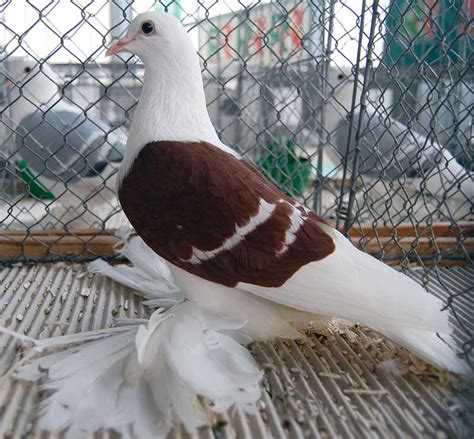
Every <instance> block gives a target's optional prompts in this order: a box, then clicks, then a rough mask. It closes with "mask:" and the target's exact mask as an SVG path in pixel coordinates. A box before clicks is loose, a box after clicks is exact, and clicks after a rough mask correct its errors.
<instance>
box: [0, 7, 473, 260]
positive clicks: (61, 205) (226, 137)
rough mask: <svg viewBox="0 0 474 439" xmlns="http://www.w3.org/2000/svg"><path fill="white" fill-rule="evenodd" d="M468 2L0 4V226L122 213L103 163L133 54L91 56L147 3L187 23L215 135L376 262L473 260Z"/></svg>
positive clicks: (120, 119)
mask: <svg viewBox="0 0 474 439" xmlns="http://www.w3.org/2000/svg"><path fill="white" fill-rule="evenodd" d="M473 7H474V6H473V2H472V1H469V0H437V1H436V0H423V1H422V0H380V1H376V0H367V1H366V0H351V1H349V0H345V1H344V0H334V1H330V0H311V1H304V0H301V1H298V0H279V1H254V2H251V1H247V0H240V1H230V0H218V1H215V0H213V1H211V0H205V1H199V2H195V1H192V0H176V1H171V2H169V3H166V2H155V1H150V0H137V1H132V0H114V1H110V2H109V1H103V0H98V1H94V2H89V1H82V0H75V1H65V0H29V1H26V0H15V1H4V2H2V3H1V5H0V17H1V24H0V53H1V67H0V110H1V122H0V223H1V225H0V227H1V229H2V230H3V231H4V232H5V235H4V236H7V237H10V236H13V235H15V233H20V232H21V233H26V235H24V234H23V235H21V236H23V237H25V236H26V237H28V236H30V235H31V236H34V234H35V233H40V234H41V233H45V231H50V230H55V231H58V230H59V231H64V232H66V233H70V234H73V235H80V233H79V231H81V230H98V231H102V230H104V229H110V228H112V229H113V228H117V227H119V226H121V225H122V224H125V223H126V219H125V218H124V216H123V214H122V212H121V211H120V207H119V205H118V204H117V201H116V199H115V195H114V184H115V174H116V170H117V167H118V165H119V164H120V160H121V157H122V153H123V150H124V147H125V143H126V136H127V130H128V127H129V125H130V120H131V117H132V116H133V111H134V108H135V105H136V103H137V100H138V97H139V94H140V90H141V85H142V78H143V66H142V65H141V63H140V62H139V60H138V59H137V58H134V57H129V56H128V55H126V54H125V55H123V56H122V57H121V58H118V57H112V58H105V48H106V46H107V45H108V44H109V43H110V42H111V40H112V39H113V38H116V37H120V36H121V35H122V34H123V33H124V30H125V29H126V28H127V26H128V23H129V21H130V20H131V19H132V18H133V17H134V16H135V15H136V14H137V13H140V12H143V11H146V10H150V9H157V10H166V11H168V12H169V13H171V14H173V15H175V16H176V17H177V18H179V19H180V20H182V22H183V24H185V26H186V27H187V29H188V30H189V33H190V35H191V37H192V39H193V41H194V43H195V45H196V49H197V50H198V51H199V54H200V57H201V61H202V73H203V76H204V82H205V91H206V94H207V100H208V106H209V112H210V115H211V119H212V120H213V122H214V124H215V126H216V128H217V131H218V134H219V135H220V137H221V138H222V140H223V142H224V143H226V144H228V145H229V146H231V147H233V148H235V149H236V150H238V151H239V152H240V153H241V154H243V155H245V156H246V157H248V158H249V159H250V160H252V161H253V162H254V163H255V164H256V165H257V166H259V167H260V169H261V170H262V171H263V172H264V173H265V174H266V175H267V176H268V177H269V178H271V179H272V180H273V181H274V182H275V183H276V184H277V185H279V186H280V188H282V190H283V191H284V192H286V193H288V194H290V195H292V196H294V197H296V198H297V199H299V200H300V201H301V202H303V203H305V204H306V205H307V206H309V207H311V208H313V209H314V210H315V211H316V212H317V213H318V214H320V215H321V216H323V217H324V218H326V219H327V220H328V221H330V222H331V223H333V224H334V225H336V226H337V227H339V228H340V229H341V230H343V231H344V232H345V233H346V234H349V235H350V236H351V237H352V238H353V240H355V241H357V242H356V243H357V244H358V245H360V246H361V247H363V248H366V249H367V250H368V251H370V252H372V253H373V254H375V255H376V256H378V257H381V258H383V259H385V260H387V261H389V260H391V259H395V260H396V261H397V262H402V263H409V262H413V261H417V262H421V263H423V264H425V263H426V264H429V265H433V264H434V265H436V264H437V263H438V262H439V261H440V260H441V259H443V260H462V261H467V260H470V259H469V253H470V247H469V245H468V244H469V242H468V240H469V239H471V236H472V235H471V234H469V232H466V230H468V231H469V230H471V231H472V229H471V228H469V227H470V226H469V223H470V221H472V217H473V215H472V214H473V212H472V199H473V196H474V183H473V174H472V168H473V162H472V144H473V136H472V117H473V114H472V105H473V100H474V95H473V87H472V86H473V74H474V70H473V69H472V36H473V33H474V31H473V29H474V27H473ZM466 227H467V229H466ZM408 229H409V230H410V233H409V236H408V235H407V232H406V230H408ZM22 239H23V238H22ZM86 247H87V243H86V244H85V248H86ZM47 256H51V252H50V251H49V253H48V254H47ZM24 257H25V254H24V253H23V252H22V251H20V252H19V253H18V254H17V255H16V256H15V258H17V259H22V258H23V259H24Z"/></svg>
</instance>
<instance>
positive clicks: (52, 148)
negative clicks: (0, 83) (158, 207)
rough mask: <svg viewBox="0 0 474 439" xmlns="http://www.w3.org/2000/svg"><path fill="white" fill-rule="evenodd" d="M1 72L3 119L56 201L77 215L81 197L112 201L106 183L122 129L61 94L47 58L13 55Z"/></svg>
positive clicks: (122, 143) (112, 173) (89, 200)
mask: <svg viewBox="0 0 474 439" xmlns="http://www.w3.org/2000/svg"><path fill="white" fill-rule="evenodd" d="M4 75H5V76H6V77H7V78H8V79H7V81H6V82H5V83H4V87H5V89H6V91H7V101H8V105H7V112H6V116H4V120H5V121H6V124H7V125H8V126H9V128H10V129H11V130H12V132H13V138H14V144H15V149H16V152H17V153H18V155H19V156H20V157H21V158H22V159H23V160H25V161H26V163H27V165H28V167H29V169H30V170H31V171H32V172H33V174H34V176H35V177H36V178H37V179H38V180H39V182H40V183H41V184H42V185H43V186H44V187H45V188H46V189H48V190H49V191H51V192H52V193H53V195H54V196H55V198H56V199H57V203H56V206H58V207H59V206H61V208H62V209H63V210H65V211H67V210H68V209H70V210H71V213H72V214H73V216H74V217H78V212H77V210H76V208H80V206H81V204H82V203H84V202H85V203H88V206H89V207H91V206H93V205H95V204H102V203H104V202H109V201H110V200H114V195H113V191H112V190H111V189H110V188H112V187H113V186H114V180H115V173H116V169H117V167H118V165H119V163H120V162H121V160H122V157H123V151H124V148H125V144H126V132H125V131H124V130H123V129H122V128H121V127H118V128H113V127H112V126H111V125H110V124H107V123H106V122H104V121H103V119H102V118H101V116H100V114H98V112H97V111H96V110H89V111H87V112H85V111H84V110H83V109H82V108H81V107H80V106H79V105H76V104H75V103H74V102H72V100H71V99H69V98H67V97H66V96H64V95H63V94H62V93H61V89H60V87H59V84H60V83H61V82H62V81H61V78H60V77H59V76H58V74H57V73H56V72H55V71H54V70H53V69H52V67H51V66H50V65H48V64H47V63H37V62H35V61H33V60H29V59H23V58H15V59H13V60H9V61H8V62H7V63H5V71H4ZM103 189H106V190H105V191H103ZM107 189H108V190H107ZM59 210H61V209H59ZM62 219H63V221H67V219H66V218H64V217H63V218H62ZM82 219H84V218H82Z"/></svg>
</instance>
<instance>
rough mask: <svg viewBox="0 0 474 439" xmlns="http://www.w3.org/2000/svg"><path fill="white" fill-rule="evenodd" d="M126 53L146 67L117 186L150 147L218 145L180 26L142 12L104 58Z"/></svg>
mask: <svg viewBox="0 0 474 439" xmlns="http://www.w3.org/2000/svg"><path fill="white" fill-rule="evenodd" d="M121 52H128V53H132V54H135V55H137V56H138V57H139V58H140V59H141V61H142V62H143V64H144V66H145V77H144V82H143V89H142V93H141V95H140V100H139V102H138V105H137V108H136V110H135V112H134V115H133V120H132V124H131V127H130V131H129V135H128V140H127V148H126V151H125V158H124V160H123V161H122V164H121V167H120V171H119V181H120V180H121V178H123V176H124V175H126V173H127V170H128V169H129V167H130V166H131V164H132V162H133V160H134V158H135V157H136V155H137V154H138V152H139V151H140V149H141V148H142V147H143V146H145V145H146V144H147V143H149V142H154V141H159V140H166V141H179V142H200V141H205V142H209V143H213V144H215V145H217V144H220V140H219V137H218V136H217V133H216V131H215V129H214V127H213V125H212V122H211V120H210V118H209V114H208V112H207V107H206V97H205V94H204V87H203V80H202V76H201V67H200V64H199V56H198V54H197V52H196V49H195V48H194V45H193V42H192V40H191V38H190V37H189V36H188V33H187V32H186V29H185V28H184V27H183V25H182V24H181V23H180V22H179V20H177V19H176V18H175V17H173V16H172V15H169V14H167V13H165V12H156V11H153V12H145V13H143V14H139V15H137V17H135V18H134V19H133V20H132V22H131V23H130V25H129V27H128V30H127V33H126V35H125V37H123V38H122V39H120V40H118V41H116V42H114V43H113V44H112V45H111V46H110V47H109V49H108V50H107V52H106V55H109V56H110V55H114V54H117V53H121Z"/></svg>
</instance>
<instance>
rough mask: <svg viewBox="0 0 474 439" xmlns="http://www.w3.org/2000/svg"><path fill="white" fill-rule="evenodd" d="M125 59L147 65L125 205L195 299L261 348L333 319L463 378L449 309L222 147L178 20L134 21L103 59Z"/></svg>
mask: <svg viewBox="0 0 474 439" xmlns="http://www.w3.org/2000/svg"><path fill="white" fill-rule="evenodd" d="M122 52H128V53H131V54H135V55H137V56H138V57H139V58H140V59H141V61H142V62H143V64H144V66H145V76H144V85H143V89H142V93H141V96H140V99H139V103H138V105H137V108H136V111H135V113H134V117H133V121H132V124H131V127H130V131H129V135H128V139H127V145H126V149H125V154H124V159H123V161H122V163H121V165H120V168H119V172H118V177H117V193H118V198H119V201H120V204H121V206H122V208H123V211H124V213H125V215H126V216H127V218H128V220H129V221H130V223H131V225H132V226H133V227H134V229H135V231H136V232H137V234H138V235H139V236H140V237H141V238H142V239H143V241H144V242H145V243H146V244H147V245H148V246H149V247H150V248H151V249H152V250H153V251H154V252H156V253H157V254H158V255H160V256H161V257H162V258H164V259H165V260H166V261H167V262H168V264H169V267H170V270H171V273H172V274H173V277H174V279H175V281H176V284H177V286H178V287H179V289H180V291H181V292H182V293H183V295H184V296H185V297H186V298H187V299H188V300H189V301H192V302H193V303H196V304H198V305H199V306H201V307H203V308H205V309H208V310H209V311H212V312H216V313H224V314H228V315H229V316H230V317H232V318H236V319H242V320H244V321H245V329H246V330H247V331H248V333H249V335H250V336H251V337H252V338H253V339H254V340H268V339H271V338H275V337H285V336H288V337H293V338H294V337H295V331H294V329H292V325H291V323H292V321H293V320H294V319H299V320H300V319H304V318H306V319H307V320H308V321H310V320H317V319H318V317H319V316H320V315H322V316H324V317H325V318H326V317H336V318H340V319H345V320H348V321H350V322H355V323H360V324H364V325H366V326H368V327H369V328H372V329H373V330H376V331H378V332H380V333H382V334H384V335H385V336H386V337H388V338H389V339H391V340H393V341H395V342H397V343H399V344H401V345H402V346H404V347H406V348H408V349H410V350H412V351H413V352H415V353H416V354H418V355H419V356H420V357H422V358H423V359H425V360H426V361H428V362H430V363H432V364H434V365H436V366H438V367H440V368H444V369H447V370H450V371H452V372H457V373H463V372H465V371H466V365H465V364H464V363H463V362H462V361H461V360H460V359H459V357H458V356H457V355H456V353H455V352H454V350H452V348H451V346H454V343H453V339H452V338H451V326H450V322H449V317H450V314H449V310H447V309H445V308H444V307H443V303H442V301H441V300H439V299H437V298H435V297H434V296H432V295H430V294H429V293H427V292H426V291H425V289H424V288H423V287H422V286H420V285H419V284H417V283H416V282H415V281H413V280H411V279H410V278H408V277H407V276H405V275H404V274H402V273H400V272H398V271H396V270H395V269H393V268H391V267H389V266H387V265H386V264H384V263H383V262H381V261H379V260H377V259H376V258H374V257H372V256H370V255H368V254H366V253H364V252H362V251H360V250H358V249H357V248H356V247H355V246H353V245H352V243H351V242H350V241H349V240H348V239H347V238H346V237H344V235H343V234H341V233H340V232H339V231H338V230H336V229H334V228H333V227H332V226H330V225H329V224H328V223H327V222H326V221H325V220H324V219H323V218H321V217H319V216H318V215H316V214H315V213H314V212H312V211H311V210H310V209H308V208H307V207H305V206H304V205H301V204H299V203H298V202H297V201H295V200H294V199H292V198H291V197H289V196H287V195H285V194H284V193H282V192H281V191H280V190H279V189H278V188H277V187H276V186H274V185H273V184H272V183H270V182H269V181H268V180H267V179H266V178H265V177H264V176H263V175H262V174H261V172H260V171H259V170H258V169H257V168H256V167H254V166H253V165H252V164H251V163H250V162H248V161H247V160H245V159H244V158H243V157H241V156H240V155H239V154H238V153H237V152H235V151H234V150H233V149H232V148H230V147H229V146H227V145H224V144H223V143H222V142H221V141H220V140H219V137H218V135H217V133H216V130H215V129H214V127H213V124H212V122H211V120H210V117H209V115H208V112H207V108H206V100H205V95H204V90H203V81H202V76H201V69H200V65H199V58H198V54H197V53H196V50H195V48H194V47H193V43H192V41H191V39H190V38H189V36H188V34H187V32H186V30H185V28H184V27H183V26H182V25H181V23H180V22H179V21H178V20H176V19H175V18H174V17H172V16H170V15H168V14H166V13H164V12H146V13H143V14H140V15H138V16H137V17H136V18H135V19H134V20H133V21H132V22H131V23H130V25H129V27H128V30H127V33H126V35H125V37H124V38H122V39H120V40H118V41H116V42H115V43H114V44H113V45H112V46H111V47H110V48H109V49H108V50H107V55H113V54H117V53H122ZM257 299H258V300H257ZM256 304H258V307H257V306H256Z"/></svg>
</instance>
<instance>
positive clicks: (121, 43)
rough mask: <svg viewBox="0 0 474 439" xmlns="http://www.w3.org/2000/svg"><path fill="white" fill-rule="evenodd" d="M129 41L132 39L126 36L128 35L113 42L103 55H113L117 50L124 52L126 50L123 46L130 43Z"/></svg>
mask: <svg viewBox="0 0 474 439" xmlns="http://www.w3.org/2000/svg"><path fill="white" fill-rule="evenodd" d="M130 41H133V38H128V37H124V38H121V39H120V40H118V41H116V42H115V43H113V44H112V45H111V46H110V47H109V48H108V49H107V52H105V56H111V55H115V54H116V53H119V52H125V51H126V50H127V49H126V48H125V46H126V45H127V44H128V43H130Z"/></svg>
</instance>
